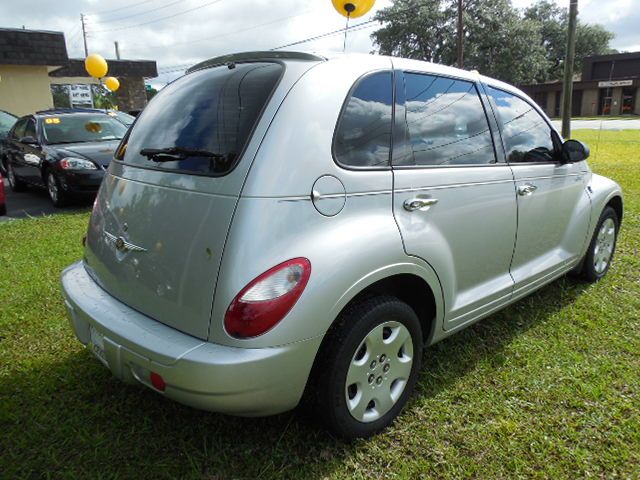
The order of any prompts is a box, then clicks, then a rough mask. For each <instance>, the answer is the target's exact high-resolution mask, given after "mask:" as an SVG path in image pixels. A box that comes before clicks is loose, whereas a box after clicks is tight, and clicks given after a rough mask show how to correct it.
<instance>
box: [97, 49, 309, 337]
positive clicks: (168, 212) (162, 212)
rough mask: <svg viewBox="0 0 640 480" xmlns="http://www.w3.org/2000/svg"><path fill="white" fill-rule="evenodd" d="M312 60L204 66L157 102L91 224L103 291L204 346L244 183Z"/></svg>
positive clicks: (103, 191)
mask: <svg viewBox="0 0 640 480" xmlns="http://www.w3.org/2000/svg"><path fill="white" fill-rule="evenodd" d="M309 57H310V58H307V59H296V60H291V61H288V62H283V61H280V60H275V59H264V58H260V59H259V60H250V59H248V60H244V59H242V60H241V61H238V62H233V63H226V64H223V65H219V66H209V65H206V68H203V69H200V70H195V71H193V72H191V73H188V74H187V75H185V76H184V77H182V78H181V79H179V80H177V81H175V82H173V83H171V84H169V85H168V86H167V87H165V88H164V89H163V90H162V91H161V92H160V93H158V94H157V96H156V97H155V98H154V99H153V101H152V102H151V103H150V104H149V105H148V106H147V107H146V108H145V110H144V111H143V112H142V114H141V115H140V117H139V119H138V120H137V122H136V123H135V125H134V126H133V128H132V129H131V130H130V132H129V133H128V135H127V136H126V137H125V138H124V139H123V141H122V143H121V145H120V147H119V148H118V150H117V152H116V158H115V160H114V161H113V162H111V165H110V167H109V170H108V173H107V175H106V176H105V179H104V181H103V183H102V186H101V188H100V192H99V194H98V197H97V199H96V202H95V205H94V209H93V213H92V216H91V220H90V225H89V231H88V234H87V243H86V249H85V259H84V260H85V266H86V268H87V271H88V272H89V273H90V275H91V276H92V278H93V279H94V280H95V281H96V282H97V283H98V284H99V285H100V286H101V287H102V288H103V289H104V290H106V291H107V292H109V293H110V294H111V295H113V296H114V297H115V298H117V299H119V300H120V301H122V302H124V303H126V304H127V305H129V306H130V307H132V308H134V309H136V310H138V311H140V312H141V313H143V314H145V315H147V316H149V317H151V318H153V319H155V320H157V321H159V322H162V323H164V324H166V325H169V326H171V327H174V328H176V329H178V330H180V331H182V332H185V333H187V334H190V335H193V336H195V337H199V338H202V339H206V338H207V336H208V331H209V323H210V318H211V306H212V301H213V295H214V291H215V286H216V282H217V276H218V269H219V265H220V261H221V258H222V253H223V250H224V245H225V240H226V236H227V232H228V230H229V227H230V224H231V221H232V218H233V214H234V211H235V207H236V203H237V200H238V198H239V195H240V192H241V189H242V185H243V182H244V179H245V177H246V174H247V172H248V169H249V167H250V165H251V161H252V159H253V158H254V156H255V154H256V152H257V149H258V147H259V144H260V142H261V140H262V138H263V136H264V134H265V132H266V130H267V128H268V125H269V123H270V122H271V120H272V118H273V116H274V115H275V112H276V110H277V108H278V106H279V105H280V103H281V102H282V100H283V99H284V96H285V95H286V93H287V92H288V91H289V89H290V88H291V86H292V85H293V83H295V81H297V80H298V79H299V78H300V76H301V75H302V74H304V72H305V71H307V70H308V69H309V68H311V67H312V66H313V65H314V64H315V63H317V62H318V61H319V60H321V59H320V58H318V57H311V56H309ZM218 63H219V62H218ZM213 64H214V65H215V63H213Z"/></svg>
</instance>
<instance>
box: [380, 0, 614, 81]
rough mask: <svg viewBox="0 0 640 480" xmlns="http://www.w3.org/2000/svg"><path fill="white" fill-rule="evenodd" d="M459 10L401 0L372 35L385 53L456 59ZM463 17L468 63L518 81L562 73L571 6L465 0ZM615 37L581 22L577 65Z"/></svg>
mask: <svg viewBox="0 0 640 480" xmlns="http://www.w3.org/2000/svg"><path fill="white" fill-rule="evenodd" d="M456 15H457V1H456V0H433V1H428V2H425V1H424V0H396V1H395V2H394V3H393V5H392V6H391V7H388V8H385V9H382V10H380V11H379V12H378V13H377V14H376V16H375V19H376V20H378V21H379V22H380V23H381V24H382V27H381V28H380V29H378V30H377V31H376V32H374V33H373V34H372V39H373V41H374V44H375V45H376V47H377V48H378V50H379V51H380V53H382V54H385V55H395V56H401V57H408V58H416V59H420V60H427V61H431V62H436V63H443V64H446V65H453V64H454V63H455V60H456V38H455V37H456ZM463 20H464V39H465V40H464V42H465V59H464V65H465V68H467V69H477V70H479V71H480V72H482V73H483V74H486V75H488V76H493V77H496V78H499V79H501V80H504V81H506V82H509V83H515V84H523V83H533V82H543V81H547V80H555V79H559V78H561V77H562V71H563V61H564V56H565V49H566V32H567V22H568V17H567V10H566V9H563V8H560V7H558V6H556V5H555V4H554V3H552V2H550V1H548V0H541V1H539V2H537V3H536V4H534V5H532V6H531V7H529V8H527V9H526V10H525V11H524V12H520V11H518V10H517V9H515V8H514V7H513V5H512V4H511V0H465V2H464V13H463ZM612 38H613V34H611V33H610V32H608V31H607V30H605V29H604V28H603V27H601V26H600V25H588V24H579V25H578V31H577V34H576V71H580V69H581V68H582V61H583V59H584V58H585V57H586V56H589V55H595V54H600V53H608V52H609V51H610V49H609V41H610V40H611V39H612Z"/></svg>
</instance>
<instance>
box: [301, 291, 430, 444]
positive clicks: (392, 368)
mask: <svg viewBox="0 0 640 480" xmlns="http://www.w3.org/2000/svg"><path fill="white" fill-rule="evenodd" d="M422 347H423V341H422V328H421V326H420V321H419V320H418V317H417V315H416V314H415V312H414V311H413V309H412V308H411V307H409V305H407V304H406V303H404V302H402V301H400V300H398V299H397V298H396V297H392V296H377V297H371V298H367V299H364V300H362V301H360V302H358V303H356V304H354V305H351V306H349V307H347V308H346V309H345V311H343V312H342V313H341V315H340V317H339V318H338V320H337V323H336V325H335V326H334V327H332V329H331V331H330V332H329V333H328V334H327V337H325V340H324V342H323V344H322V347H321V348H320V351H319V352H318V356H317V357H316V362H315V364H314V367H313V371H312V374H311V378H310V384H309V387H310V388H309V394H308V398H307V407H308V408H307V410H308V413H310V414H311V415H313V417H314V418H318V419H320V420H322V422H323V425H324V426H326V427H328V428H329V430H331V431H332V432H333V433H335V434H336V435H338V436H339V437H342V438H344V439H347V440H353V439H355V438H366V437H369V436H371V435H373V434H375V433H377V432H379V431H380V430H382V429H384V428H386V427H387V426H389V425H390V424H391V423H392V422H393V420H394V419H395V418H396V417H397V416H398V414H399V413H400V411H401V410H402V408H403V407H404V405H405V404H406V402H407V400H408V398H409V396H410V395H411V393H412V391H413V388H414V386H415V383H416V380H417V377H418V373H419V371H420V364H421V360H422ZM352 380H353V382H352ZM350 382H352V383H350Z"/></svg>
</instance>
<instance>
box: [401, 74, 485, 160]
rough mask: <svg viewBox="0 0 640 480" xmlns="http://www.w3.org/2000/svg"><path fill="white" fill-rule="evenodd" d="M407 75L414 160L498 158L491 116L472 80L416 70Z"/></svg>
mask: <svg viewBox="0 0 640 480" xmlns="http://www.w3.org/2000/svg"><path fill="white" fill-rule="evenodd" d="M404 78H405V95H406V116H407V129H408V133H409V141H410V143H411V148H412V150H413V159H412V160H413V164H415V165H431V166H433V165H477V164H487V163H495V162H496V156H495V152H494V149H493V141H492V139H491V131H490V130H489V123H488V121H487V116H486V113H485V111H484V108H483V106H482V102H481V101H480V97H479V95H478V91H477V89H476V87H475V85H474V84H473V83H472V82H467V81H463V80H455V79H451V78H445V77H438V76H434V75H423V74H416V73H405V76H404ZM409 161H411V159H409Z"/></svg>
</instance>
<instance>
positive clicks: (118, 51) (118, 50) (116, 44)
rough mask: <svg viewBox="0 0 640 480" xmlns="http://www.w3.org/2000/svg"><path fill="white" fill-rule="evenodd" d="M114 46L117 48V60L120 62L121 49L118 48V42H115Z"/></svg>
mask: <svg viewBox="0 0 640 480" xmlns="http://www.w3.org/2000/svg"><path fill="white" fill-rule="evenodd" d="M113 45H114V46H115V47H116V59H117V60H120V48H119V47H118V42H117V41H115V42H113Z"/></svg>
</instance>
